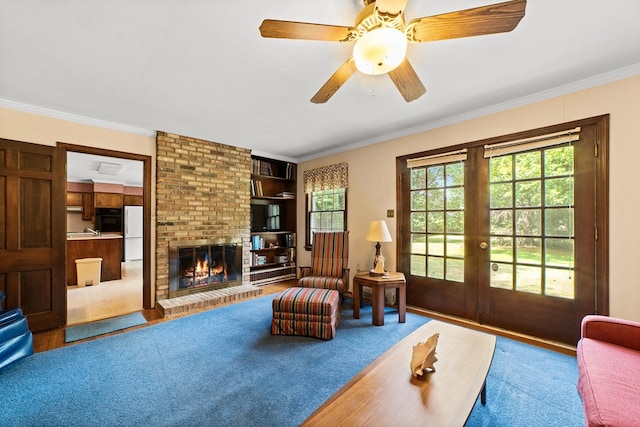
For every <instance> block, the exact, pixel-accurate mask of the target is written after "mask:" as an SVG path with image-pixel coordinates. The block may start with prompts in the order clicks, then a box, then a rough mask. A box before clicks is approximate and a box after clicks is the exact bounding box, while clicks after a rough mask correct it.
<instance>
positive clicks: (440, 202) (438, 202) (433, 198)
mask: <svg viewBox="0 0 640 427" xmlns="http://www.w3.org/2000/svg"><path fill="white" fill-rule="evenodd" d="M427 209H428V210H430V211H432V210H442V209H444V190H429V191H427Z"/></svg>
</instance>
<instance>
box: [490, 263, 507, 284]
mask: <svg viewBox="0 0 640 427" xmlns="http://www.w3.org/2000/svg"><path fill="white" fill-rule="evenodd" d="M489 267H490V268H489V272H490V273H489V280H490V283H491V287H492V288H500V289H509V290H511V289H513V265H512V264H503V263H499V262H492V263H491V265H490V266H489Z"/></svg>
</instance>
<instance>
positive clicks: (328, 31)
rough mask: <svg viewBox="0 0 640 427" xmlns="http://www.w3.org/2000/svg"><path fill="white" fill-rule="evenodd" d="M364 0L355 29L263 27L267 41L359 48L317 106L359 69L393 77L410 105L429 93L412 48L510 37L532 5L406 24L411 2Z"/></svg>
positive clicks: (316, 99)
mask: <svg viewBox="0 0 640 427" xmlns="http://www.w3.org/2000/svg"><path fill="white" fill-rule="evenodd" d="M363 1H364V8H363V9H362V11H361V12H360V13H359V14H358V16H357V17H356V20H355V24H354V26H353V27H344V26H339V25H325V24H313V23H308V22H294V21H280V20H275V19H265V20H264V21H263V22H262V25H260V34H261V35H262V37H268V38H283V39H302V40H324V41H338V42H354V43H355V45H354V49H353V55H352V56H351V57H349V59H347V61H346V62H345V63H343V64H342V65H341V66H340V67H339V68H338V70H337V71H336V72H335V73H334V74H333V75H332V76H331V77H329V80H327V82H326V83H325V84H324V85H323V86H322V87H321V88H320V90H319V91H318V92H317V93H316V94H315V95H314V96H313V98H311V102H313V103H315V104H321V103H325V102H327V101H328V100H329V99H330V98H331V97H332V96H333V94H334V93H336V91H337V90H338V89H340V87H341V86H342V85H343V84H344V83H345V82H346V81H347V80H348V79H349V77H351V75H352V74H353V73H354V72H355V71H356V70H359V71H361V72H363V73H365V74H370V75H376V74H385V73H386V74H389V77H390V78H391V80H392V81H393V83H394V84H395V86H396V87H397V88H398V90H399V91H400V93H401V94H402V96H403V97H404V99H405V101H407V102H411V101H414V100H416V99H418V98H420V97H421V96H422V95H423V94H424V93H425V92H426V89H425V87H424V85H423V84H422V82H421V81H420V78H419V77H418V75H417V74H416V72H415V70H414V69H413V67H412V66H411V64H410V63H409V60H408V59H407V58H406V57H405V53H406V49H407V43H421V42H429V41H436V40H446V39H455V38H460V37H471V36H481V35H485V34H494V33H504V32H509V31H511V30H513V29H514V28H515V27H516V26H517V25H518V23H519V22H520V20H521V19H522V17H523V16H524V12H525V7H526V4H527V1H526V0H512V1H507V2H504V3H497V4H491V5H487V6H481V7H476V8H472V9H465V10H459V11H457V12H450V13H443V14H440V15H433V16H427V17H424V18H417V19H413V20H411V21H409V23H405V20H404V9H405V6H406V5H407V1H408V0H377V1H376V0H363Z"/></svg>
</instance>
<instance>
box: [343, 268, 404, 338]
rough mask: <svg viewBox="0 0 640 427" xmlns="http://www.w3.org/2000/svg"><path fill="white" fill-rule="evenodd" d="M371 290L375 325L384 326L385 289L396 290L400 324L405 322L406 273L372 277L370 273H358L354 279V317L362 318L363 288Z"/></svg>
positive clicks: (391, 273) (391, 272) (393, 272)
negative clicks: (366, 287)
mask: <svg viewBox="0 0 640 427" xmlns="http://www.w3.org/2000/svg"><path fill="white" fill-rule="evenodd" d="M363 286H368V287H370V288H371V294H372V298H373V303H372V305H373V310H372V311H373V316H372V317H373V320H372V321H373V324H374V325H376V326H382V325H384V292H385V289H395V290H396V303H397V304H398V322H399V323H404V322H405V313H406V311H407V281H406V280H405V278H404V273H399V272H395V271H390V272H389V276H386V277H379V276H371V275H370V274H369V272H368V271H362V272H360V273H356V275H355V277H354V278H353V317H354V318H356V319H359V318H360V302H361V301H362V287H363Z"/></svg>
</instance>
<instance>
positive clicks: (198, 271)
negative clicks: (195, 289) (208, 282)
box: [186, 259, 227, 281]
mask: <svg viewBox="0 0 640 427" xmlns="http://www.w3.org/2000/svg"><path fill="white" fill-rule="evenodd" d="M195 267H196V268H195V274H194V276H195V278H196V279H202V278H206V277H208V276H209V275H216V274H220V273H224V280H225V281H226V280H227V269H226V268H224V267H223V266H222V265H217V266H215V267H211V269H209V262H208V261H207V260H206V259H204V260H201V259H199V260H198V261H197V262H196V266H195ZM186 273H189V271H188V270H187V271H186Z"/></svg>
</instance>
